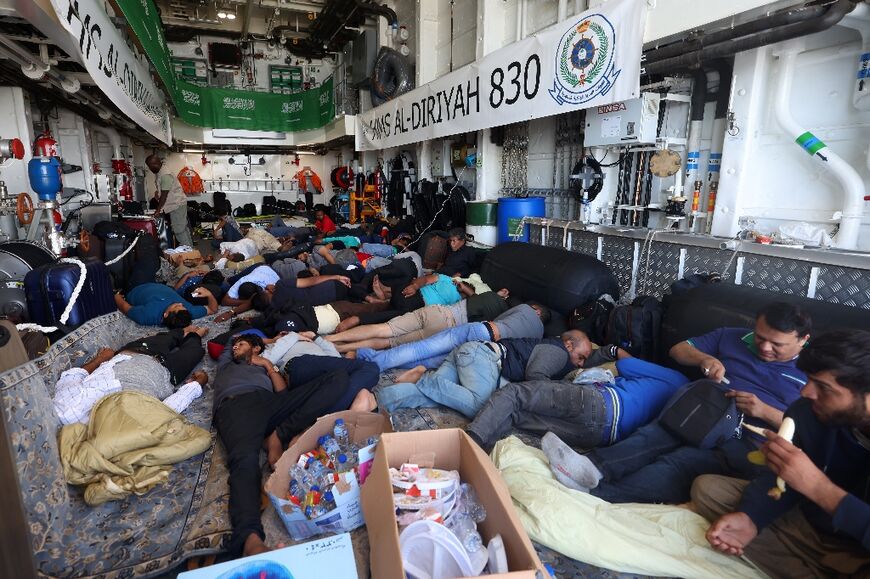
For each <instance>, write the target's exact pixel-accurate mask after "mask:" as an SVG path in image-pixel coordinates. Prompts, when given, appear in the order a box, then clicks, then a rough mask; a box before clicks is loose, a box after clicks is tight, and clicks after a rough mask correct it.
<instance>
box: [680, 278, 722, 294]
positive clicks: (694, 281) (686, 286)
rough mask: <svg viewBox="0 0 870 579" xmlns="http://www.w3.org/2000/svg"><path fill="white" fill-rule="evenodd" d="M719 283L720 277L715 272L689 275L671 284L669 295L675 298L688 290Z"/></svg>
mask: <svg viewBox="0 0 870 579" xmlns="http://www.w3.org/2000/svg"><path fill="white" fill-rule="evenodd" d="M721 281H722V276H720V275H719V274H718V273H715V272H713V273H690V274H689V275H687V276H685V277H683V279H678V280H677V281H675V282H674V283H672V284H671V295H675V296H676V295H680V294H684V293H686V292H687V291H689V290H692V289H695V288H696V287H700V286H702V285H707V284H709V283H719V282H721Z"/></svg>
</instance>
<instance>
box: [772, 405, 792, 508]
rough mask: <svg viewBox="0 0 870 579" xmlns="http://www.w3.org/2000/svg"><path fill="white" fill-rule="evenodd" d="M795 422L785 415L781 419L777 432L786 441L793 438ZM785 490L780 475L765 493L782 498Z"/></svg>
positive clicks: (775, 498) (777, 498)
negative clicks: (773, 485) (774, 484)
mask: <svg viewBox="0 0 870 579" xmlns="http://www.w3.org/2000/svg"><path fill="white" fill-rule="evenodd" d="M794 429H795V423H794V420H792V419H791V418H789V417H788V416H786V417H785V418H783V419H782V425H781V426H780V427H779V432H777V434H778V435H779V436H781V437H782V438H784V439H786V440H787V441H789V442H791V441H792V439H793V438H794ZM784 492H785V481H784V480H782V478H781V477H776V486H775V487H773V488H772V489H770V490H769V491H767V495H768V496H769V497H771V498H773V499H774V500H777V501H778V500H779V499H780V498H782V493H784Z"/></svg>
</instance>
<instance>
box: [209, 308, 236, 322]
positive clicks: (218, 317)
mask: <svg viewBox="0 0 870 579" xmlns="http://www.w3.org/2000/svg"><path fill="white" fill-rule="evenodd" d="M232 317H233V310H227V311H225V312H223V313H220V314H218V315H216V316H215V317H214V321H215V322H217V323H221V322H225V321H227V320H229V319H232Z"/></svg>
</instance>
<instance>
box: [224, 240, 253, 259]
mask: <svg viewBox="0 0 870 579" xmlns="http://www.w3.org/2000/svg"><path fill="white" fill-rule="evenodd" d="M220 247H221V253H223V252H224V251H229V252H230V253H241V254H242V255H244V256H245V259H251V258H252V257H254V256H255V255H260V252H259V251H258V250H257V242H256V241H254V240H253V239H248V238H247V237H245V238H244V239H240V240H238V241H224V242H222V243H221V245H220Z"/></svg>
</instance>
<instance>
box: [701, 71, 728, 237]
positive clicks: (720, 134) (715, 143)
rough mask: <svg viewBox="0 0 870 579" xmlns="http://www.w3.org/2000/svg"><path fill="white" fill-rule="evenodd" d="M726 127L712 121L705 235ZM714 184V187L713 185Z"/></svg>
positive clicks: (724, 122) (710, 224) (723, 121)
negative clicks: (711, 193) (711, 194)
mask: <svg viewBox="0 0 870 579" xmlns="http://www.w3.org/2000/svg"><path fill="white" fill-rule="evenodd" d="M719 82H720V84H719V86H722V84H721V82H722V80H721V79H720V80H719ZM727 125H728V122H727V120H726V119H725V118H724V117H722V118H718V119H713V135H712V137H711V139H710V159H709V160H708V161H707V195H706V197H705V198H704V200H703V203H704V207H703V208H702V211H704V212H705V213H706V217H705V218H706V220H707V222H706V223H705V224H704V225H705V227H706V231H707V233H710V232H711V231H712V230H713V215H714V213H715V211H716V200H715V199H714V200H713V207H712V208H711V207H710V192H711V191H713V190H716V192H717V193H716V194H717V195H718V194H719V193H718V191H719V171H720V169H721V168H722V149H723V148H724V147H725V129H726V127H727ZM714 183H715V185H714Z"/></svg>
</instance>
